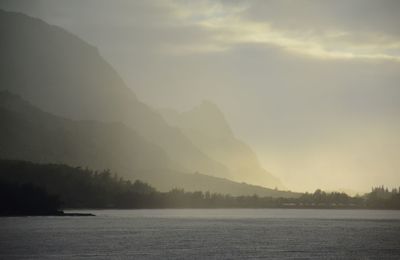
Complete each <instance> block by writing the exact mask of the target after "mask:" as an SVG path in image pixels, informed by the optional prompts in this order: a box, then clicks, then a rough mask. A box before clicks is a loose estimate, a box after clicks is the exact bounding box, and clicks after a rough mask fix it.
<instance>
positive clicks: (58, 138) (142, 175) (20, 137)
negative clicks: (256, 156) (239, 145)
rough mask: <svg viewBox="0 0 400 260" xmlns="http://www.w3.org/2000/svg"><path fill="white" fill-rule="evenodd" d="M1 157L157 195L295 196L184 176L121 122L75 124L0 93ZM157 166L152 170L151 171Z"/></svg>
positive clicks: (228, 182)
mask: <svg viewBox="0 0 400 260" xmlns="http://www.w3.org/2000/svg"><path fill="white" fill-rule="evenodd" d="M0 126H1V127H0V158H2V159H18V160H27V161H33V162H42V163H43V162H45V163H46V162H50V163H66V164H70V165H72V166H83V167H86V166H87V167H90V168H94V169H98V170H102V169H111V170H113V171H116V172H117V173H119V174H121V176H124V177H126V178H129V179H131V180H135V179H141V180H144V181H146V182H149V183H150V184H152V185H154V187H156V188H157V189H159V190H161V191H168V190H170V189H172V188H176V187H178V188H185V189H186V190H190V191H195V190H202V191H211V192H218V193H229V194H232V195H252V194H258V195H260V196H282V197H292V196H297V195H298V194H296V193H290V192H283V191H275V190H271V189H267V188H263V187H259V186H252V185H247V184H240V183H235V182H232V181H229V180H226V179H221V178H216V177H211V176H207V175H203V174H185V173H180V172H178V171H177V169H180V166H179V165H177V164H176V163H174V162H173V161H171V160H170V159H169V158H168V156H167V155H166V154H165V153H164V152H163V151H162V149H161V148H160V147H157V146H155V145H153V144H151V143H149V142H147V141H146V140H144V139H143V138H142V137H141V136H139V135H138V134H137V133H135V131H133V130H132V129H130V128H129V127H127V126H125V125H124V124H121V123H101V122H96V121H74V120H68V119H64V118H61V117H58V116H54V115H52V114H49V113H46V112H43V111H41V110H40V109H38V108H36V107H34V106H32V105H31V104H29V103H28V102H26V101H24V100H23V99H21V98H20V97H18V96H17V95H15V94H11V93H9V92H7V91H0ZM156 166H157V167H156Z"/></svg>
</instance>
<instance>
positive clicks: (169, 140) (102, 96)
mask: <svg viewBox="0 0 400 260" xmlns="http://www.w3.org/2000/svg"><path fill="white" fill-rule="evenodd" d="M0 35H1V41H0V57H1V59H0V90H8V91H10V92H12V93H16V94H18V95H20V96H21V97H23V98H24V99H25V100H27V101H29V102H31V103H32V104H33V105H34V106H37V107H38V108H40V109H42V110H43V111H46V112H49V113H51V114H54V115H57V116H61V117H64V118H70V119H73V120H94V121H98V122H119V124H118V123H115V124H112V126H108V129H111V128H113V127H114V128H118V131H121V133H118V134H116V133H114V132H113V131H111V130H108V131H110V132H113V133H114V134H115V135H116V136H117V135H119V134H121V135H131V134H132V133H134V134H132V135H135V136H141V137H143V138H144V139H145V140H146V141H147V143H153V144H155V145H153V146H152V147H157V146H158V147H159V149H156V150H157V151H161V152H162V151H163V153H164V155H165V156H166V158H169V159H168V160H169V162H168V163H167V159H165V160H164V159H161V158H162V157H163V158H164V156H160V157H159V158H150V159H148V158H145V156H143V162H140V163H139V164H138V165H139V166H140V167H142V166H143V167H144V164H145V162H149V161H152V164H153V165H152V166H153V169H160V168H165V167H166V164H167V165H168V167H167V168H170V167H171V165H172V164H174V165H177V166H176V168H175V169H173V171H174V172H181V171H182V172H192V173H193V172H199V173H202V174H207V175H212V176H216V177H222V178H229V179H238V178H236V175H237V174H238V172H236V171H235V172H233V171H232V169H233V168H235V167H232V166H231V165H228V164H226V165H224V164H225V163H224V161H223V160H220V158H215V159H214V158H213V157H215V156H209V155H208V154H207V153H206V152H207V150H206V149H204V147H203V148H199V147H197V146H196V145H195V144H194V143H193V140H194V139H193V140H190V139H189V138H188V136H186V135H185V134H183V133H182V132H181V130H180V129H178V128H177V127H172V126H170V125H169V124H167V123H166V122H165V120H164V119H163V118H162V116H161V115H160V114H159V113H158V112H156V111H155V110H153V109H152V108H150V107H149V106H147V105H146V104H144V103H142V102H140V101H139V100H138V99H137V98H136V96H135V94H134V93H133V92H132V91H131V89H129V88H128V87H127V86H126V85H125V83H124V82H123V80H122V79H121V78H120V76H119V75H118V74H117V72H116V71H115V70H114V69H113V68H112V66H110V65H109V64H108V63H107V62H106V61H105V60H104V59H103V58H102V57H101V55H100V54H99V52H98V51H97V49H96V48H95V47H93V46H91V45H89V44H87V43H85V42H84V41H82V40H81V39H79V38H78V37H76V36H74V35H73V34H71V33H68V32H67V31H65V30H64V29H62V28H59V27H57V26H52V25H49V24H47V23H45V22H43V21H41V20H39V19H35V18H31V17H28V16H26V15H23V14H18V13H13V12H5V11H1V10H0ZM85 124H86V127H87V128H93V129H95V128H96V127H97V125H98V124H99V123H94V122H91V123H89V122H86V123H85ZM122 124H123V125H126V127H125V128H124V127H122V128H119V126H121V125H122ZM80 127H83V126H80ZM122 129H123V130H122ZM114 130H115V129H114ZM98 131H100V130H98ZM116 131H117V130H116ZM128 132H129V133H128ZM95 134H99V135H100V134H103V133H95ZM110 138H111V137H110ZM89 140H90V139H89ZM135 140H139V138H137V139H135ZM140 140H141V142H140V145H142V144H143V145H144V146H146V147H150V146H147V143H146V145H145V143H144V142H145V141H144V140H142V139H140ZM109 142H110V143H112V142H111V140H110V141H109ZM121 142H122V141H121ZM138 142H139V141H138ZM121 145H122V144H121ZM140 145H139V147H140ZM111 147H113V146H111ZM119 149H128V148H122V147H119ZM129 149H132V148H129ZM149 149H150V148H149ZM151 149H153V148H151ZM151 149H150V150H151ZM138 150H139V149H136V150H135V151H138ZM150 150H148V151H150ZM145 151H146V149H145V150H144V152H143V154H144V155H145V154H147V153H146V152H145ZM20 152H22V151H20ZM109 152H110V154H112V156H115V157H118V156H119V155H118V154H117V153H115V151H113V150H112V149H110V151H109ZM125 152H126V151H125ZM161 152H160V153H161ZM149 154H150V152H149ZM37 156H40V153H39V154H38V155H37ZM154 157H157V156H154ZM21 159H23V158H21ZM158 159H160V161H159V160H158ZM118 161H119V160H117V159H115V163H116V164H117V162H118ZM172 162H173V163H172ZM99 163H101V162H99ZM159 163H160V165H159ZM139 166H135V167H137V168H140V167H139ZM120 167H121V168H122V167H125V166H122V165H121V166H120ZM174 167H175V166H174ZM114 170H119V168H116V169H114ZM249 170H250V169H249ZM247 174H249V173H247ZM149 175H150V174H149ZM156 176H158V175H156ZM266 176H268V175H266ZM253 183H256V182H253ZM258 184H259V185H266V186H269V187H275V186H278V187H279V185H277V182H276V180H275V179H273V178H271V183H270V182H268V179H263V182H260V183H258Z"/></svg>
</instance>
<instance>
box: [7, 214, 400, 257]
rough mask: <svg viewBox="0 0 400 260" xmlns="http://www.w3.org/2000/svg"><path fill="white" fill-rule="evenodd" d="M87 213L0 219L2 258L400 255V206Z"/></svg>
mask: <svg viewBox="0 0 400 260" xmlns="http://www.w3.org/2000/svg"><path fill="white" fill-rule="evenodd" d="M74 212H77V211H74ZM79 212H86V211H79ZM87 212H92V213H94V214H96V217H16V218H14V217H13V218H0V259H3V258H4V259H21V258H26V259H28V258H29V259H32V258H36V259H45V258H57V259H58V258H85V259H87V258H96V259H99V258H100V259H110V258H111V259H112V258H114V259H120V258H135V259H137V258H153V259H157V258H164V259H165V258H172V259H174V258H181V259H182V258H192V259H193V258H194V259H205V258H208V259H210V258H214V259H215V258H218V259H221V258H222V259H243V258H287V259H293V258H314V259H321V258H335V259H336V258H347V259H400V239H399V236H400V211H373V210H299V209H184V210H170V209H163V210H89V211H87Z"/></svg>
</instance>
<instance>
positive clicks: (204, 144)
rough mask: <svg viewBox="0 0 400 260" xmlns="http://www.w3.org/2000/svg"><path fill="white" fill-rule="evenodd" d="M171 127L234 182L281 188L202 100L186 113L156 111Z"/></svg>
mask: <svg viewBox="0 0 400 260" xmlns="http://www.w3.org/2000/svg"><path fill="white" fill-rule="evenodd" d="M160 112H161V114H162V115H163V117H164V118H165V120H167V122H168V123H169V124H171V125H172V126H177V127H179V128H180V129H181V131H182V132H183V133H184V134H185V135H186V136H187V137H188V138H189V139H190V141H192V142H193V143H194V144H195V145H196V146H197V147H199V148H200V150H201V151H202V152H204V153H205V154H207V155H209V156H210V157H211V158H213V159H214V160H216V161H218V162H220V163H222V164H224V165H225V166H227V168H228V169H229V170H230V172H231V173H232V179H233V180H235V181H244V182H246V183H251V184H258V185H263V186H266V187H278V188H283V185H282V183H281V182H280V181H279V180H278V179H277V178H275V177H274V176H272V175H271V174H270V173H269V172H267V171H266V170H264V169H263V168H262V167H261V165H260V162H259V161H258V159H257V156H256V154H255V153H254V152H253V151H252V150H251V148H250V147H249V146H248V145H247V144H245V143H244V142H242V141H241V140H239V139H238V138H236V137H235V135H234V134H233V132H232V130H231V128H230V126H229V124H228V122H227V121H226V119H225V117H224V115H223V113H222V112H221V111H220V109H219V108H218V107H217V106H216V105H215V104H213V103H212V102H210V101H203V102H202V103H201V104H200V105H199V106H197V107H195V108H193V109H192V110H190V111H187V112H183V113H178V112H177V111H175V110H171V109H164V110H160Z"/></svg>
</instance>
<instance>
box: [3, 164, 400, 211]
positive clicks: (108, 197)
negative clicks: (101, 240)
mask: <svg viewBox="0 0 400 260" xmlns="http://www.w3.org/2000/svg"><path fill="white" fill-rule="evenodd" d="M16 187H18V188H16ZM0 188H1V189H0V213H2V212H4V211H6V210H5V209H4V207H6V206H7V205H8V206H15V205H12V203H10V200H11V198H12V197H13V198H15V197H16V198H18V201H19V202H21V201H22V202H23V199H26V200H27V201H28V202H29V201H32V199H31V198H32V197H36V198H37V199H36V200H34V202H35V203H36V205H41V206H42V207H43V206H46V205H48V206H49V207H54V204H55V203H56V204H57V201H58V199H56V198H59V201H61V202H62V203H63V206H64V208H227V207H228V208H229V207H233V208H271V207H278V208H386V209H400V190H397V189H394V190H392V191H388V190H387V189H384V188H383V187H381V188H376V189H374V190H373V191H372V192H371V193H369V194H367V195H365V196H362V197H359V196H358V197H350V196H348V195H347V194H345V193H338V192H332V193H325V192H323V191H321V190H317V191H316V192H314V193H312V194H309V193H305V194H299V197H297V198H272V197H259V196H256V195H253V196H230V195H225V194H216V193H210V192H200V191H198V192H185V191H184V190H182V189H173V190H171V191H169V192H159V191H157V190H156V189H154V188H153V187H151V186H150V185H148V184H146V183H144V182H141V181H135V182H130V181H126V180H124V179H123V178H121V177H119V176H118V175H116V174H113V173H111V172H110V171H109V170H105V171H101V172H96V171H92V170H90V169H82V168H79V167H78V168H77V167H70V166H67V165H62V164H34V163H30V162H24V161H10V160H0ZM16 192H17V193H18V192H19V194H16ZM46 192H47V193H48V194H49V195H47V196H46ZM38 202H39V203H38ZM21 205H24V207H28V208H29V207H30V208H32V206H31V205H29V203H28V204H27V203H22V204H21ZM17 206H18V205H17ZM14 208H15V207H14ZM17 209H18V207H17ZM31 210H32V209H31Z"/></svg>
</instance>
